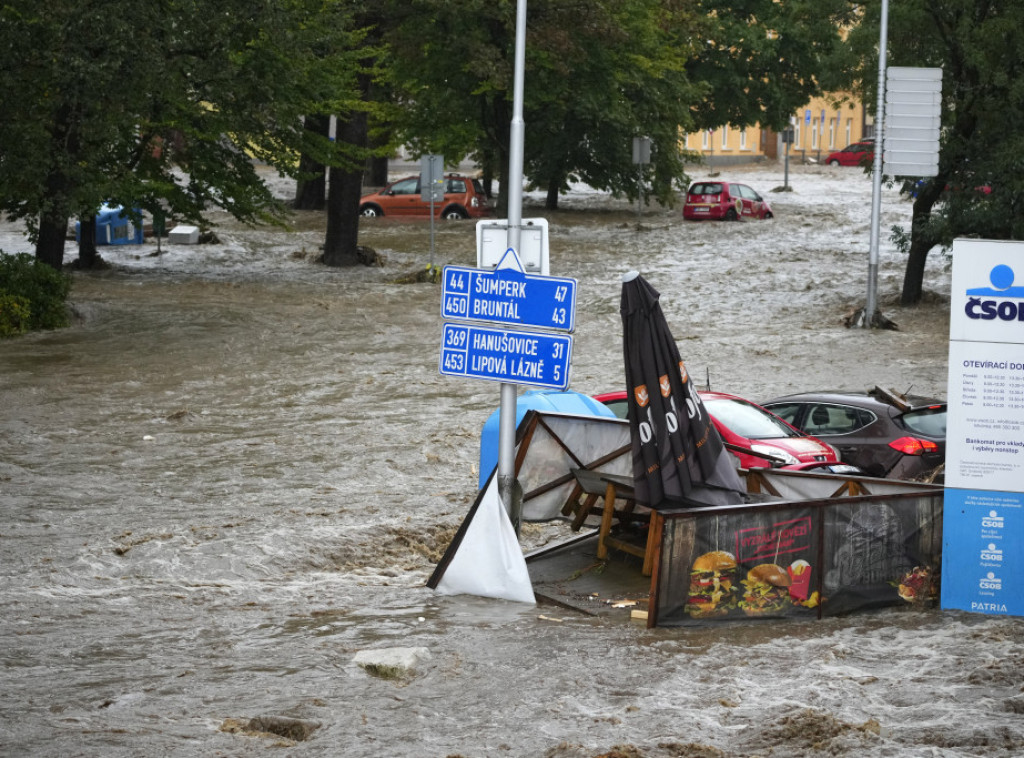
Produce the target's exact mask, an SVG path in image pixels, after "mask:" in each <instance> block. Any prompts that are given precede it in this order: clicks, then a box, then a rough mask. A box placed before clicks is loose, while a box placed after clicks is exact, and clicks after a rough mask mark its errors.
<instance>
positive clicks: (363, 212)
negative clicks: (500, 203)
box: [359, 174, 494, 221]
mask: <svg viewBox="0 0 1024 758" xmlns="http://www.w3.org/2000/svg"><path fill="white" fill-rule="evenodd" d="M493 212H494V209H493V207H492V205H491V203H490V202H489V201H488V199H487V197H486V195H485V193H484V188H483V184H482V183H481V182H480V180H479V179H473V178H472V177H468V176H462V175H460V174H448V175H447V176H445V178H444V198H443V199H442V200H438V201H435V202H434V215H435V216H437V217H439V218H443V219H448V220H451V221H455V220H458V219H464V218H483V217H486V216H490V215H491V214H492V213H493ZM359 215H360V216H368V217H373V216H422V217H423V218H430V201H429V200H423V198H422V197H421V195H420V178H419V177H418V176H407V177H406V178H404V179H399V180H398V181H396V182H392V183H391V184H389V185H387V186H386V187H384V188H383V189H381V190H378V191H376V192H370V193H369V194H366V195H363V196H362V197H361V198H360V200H359Z"/></svg>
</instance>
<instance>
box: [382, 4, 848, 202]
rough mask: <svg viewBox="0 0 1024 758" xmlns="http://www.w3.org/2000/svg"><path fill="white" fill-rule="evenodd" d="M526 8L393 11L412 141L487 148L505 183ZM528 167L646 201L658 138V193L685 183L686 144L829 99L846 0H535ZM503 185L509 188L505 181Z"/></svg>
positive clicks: (467, 150) (486, 156)
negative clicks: (825, 73)
mask: <svg viewBox="0 0 1024 758" xmlns="http://www.w3.org/2000/svg"><path fill="white" fill-rule="evenodd" d="M515 11H516V2H515V0H486V1H485V0H466V1H465V2H460V3H458V4H454V3H449V2H447V1H446V0H417V1H416V2H413V3H408V2H397V0H396V1H395V2H394V3H393V6H392V14H391V17H392V18H393V19H395V21H396V23H395V29H394V31H393V32H392V33H391V34H390V35H389V40H390V41H391V42H392V59H391V67H390V68H391V71H392V72H393V75H394V78H393V83H394V86H395V87H396V89H397V90H398V91H399V92H400V93H401V97H402V98H403V103H404V104H405V105H407V106H408V107H407V109H406V111H405V119H404V120H403V122H402V123H401V124H399V127H398V130H397V132H396V133H397V135H398V136H399V138H401V139H402V140H403V141H404V142H406V143H407V144H410V145H412V146H413V147H414V149H416V150H417V151H419V152H428V151H429V152H438V153H441V154H443V155H445V156H446V157H447V158H449V159H451V160H455V159H458V158H460V157H462V156H464V155H466V154H474V155H475V156H476V158H477V159H478V160H479V161H481V163H483V165H484V169H485V172H487V171H489V170H492V171H495V172H497V173H498V174H499V176H500V177H501V178H502V179H504V178H506V177H505V176H504V175H505V173H506V172H507V161H508V152H507V150H508V142H509V139H508V137H509V123H510V121H511V116H512V96H513V93H512V81H513V50H514V41H515ZM527 12H528V20H527V31H526V35H527V36H526V86H525V93H524V107H523V110H524V120H525V122H526V144H525V146H524V151H525V160H524V163H525V173H526V174H527V176H528V177H529V178H530V179H531V180H532V181H533V182H534V183H536V184H538V185H540V186H542V187H544V188H546V189H547V190H548V204H549V206H553V204H554V200H555V198H556V197H557V191H558V190H560V189H562V188H564V187H565V185H566V183H567V182H568V181H570V180H573V179H580V180H583V181H585V182H587V183H588V184H591V185H592V186H595V187H598V188H601V189H605V190H608V191H611V192H614V193H622V194H625V195H627V196H629V197H635V195H636V191H637V175H636V167H634V166H633V165H632V139H633V137H635V136H649V137H651V138H652V142H653V146H654V150H653V155H652V161H653V166H652V169H653V172H652V179H653V182H652V191H653V192H654V194H655V195H656V196H657V197H658V198H659V199H661V200H663V201H670V200H671V197H672V193H673V190H674V185H676V184H678V183H679V182H681V181H682V180H684V179H685V171H684V160H685V159H686V158H688V157H691V158H692V156H685V155H683V154H682V153H681V151H680V144H679V142H680V134H681V132H685V131H688V130H691V129H693V128H710V127H715V126H720V125H722V124H724V123H732V124H735V125H746V124H752V123H761V124H764V125H765V126H771V127H776V128H777V127H780V126H781V125H782V124H784V123H785V120H786V119H787V118H788V116H789V114H790V113H792V112H793V111H794V110H795V109H796V108H797V107H798V106H800V105H803V104H804V103H805V102H806V100H807V98H808V97H809V96H810V95H811V94H816V93H817V92H818V91H819V85H818V81H817V74H818V71H819V69H820V68H821V65H822V61H823V60H825V59H826V58H828V57H829V56H831V55H833V54H834V49H835V47H836V45H837V40H838V25H839V23H840V22H841V20H842V14H843V13H844V12H848V7H847V5H846V4H845V3H844V2H842V0H819V2H810V0H737V1H736V2H732V1H731V0H730V1H729V2H726V1H725V0H700V1H699V2H685V1H684V0H619V1H618V2H610V1H608V0H592V1H588V2H580V0H530V2H529V3H528V5H527ZM503 186H504V182H503Z"/></svg>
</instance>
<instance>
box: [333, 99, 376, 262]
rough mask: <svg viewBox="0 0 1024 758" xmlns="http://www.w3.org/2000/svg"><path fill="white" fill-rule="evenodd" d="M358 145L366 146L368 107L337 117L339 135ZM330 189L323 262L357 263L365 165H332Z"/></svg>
mask: <svg viewBox="0 0 1024 758" xmlns="http://www.w3.org/2000/svg"><path fill="white" fill-rule="evenodd" d="M336 139H338V140H339V141H344V142H346V143H348V144H350V145H355V146H357V147H363V148H365V147H366V142H367V122H366V112H365V111H353V112H352V113H351V114H350V116H349V118H348V119H347V120H345V121H342V120H341V119H340V118H339V119H338V131H337V137H336ZM330 177H331V189H330V193H329V194H328V196H327V234H326V237H325V239H324V263H325V264H327V265H328V266H338V267H341V266H355V265H356V264H358V263H359V262H360V261H359V254H358V247H359V198H360V197H361V196H362V189H363V172H362V169H361V168H360V169H356V170H349V169H342V168H337V167H332V168H331V171H330Z"/></svg>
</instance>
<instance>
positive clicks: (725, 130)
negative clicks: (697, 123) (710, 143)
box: [722, 126, 729, 150]
mask: <svg viewBox="0 0 1024 758" xmlns="http://www.w3.org/2000/svg"><path fill="white" fill-rule="evenodd" d="M722 149H723V150H728V149H729V127H728V126H723V127H722Z"/></svg>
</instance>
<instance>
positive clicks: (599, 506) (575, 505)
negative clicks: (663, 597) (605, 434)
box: [562, 468, 654, 576]
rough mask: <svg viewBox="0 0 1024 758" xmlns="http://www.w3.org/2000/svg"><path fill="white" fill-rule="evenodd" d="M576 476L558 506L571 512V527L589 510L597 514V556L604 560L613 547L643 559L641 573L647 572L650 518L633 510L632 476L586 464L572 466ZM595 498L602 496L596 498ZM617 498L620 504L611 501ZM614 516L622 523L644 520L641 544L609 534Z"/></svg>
mask: <svg viewBox="0 0 1024 758" xmlns="http://www.w3.org/2000/svg"><path fill="white" fill-rule="evenodd" d="M572 474H573V476H574V477H575V479H576V485H575V486H574V487H573V490H572V492H571V493H570V495H569V498H568V499H567V500H566V503H565V505H564V506H563V508H562V513H563V514H565V515H566V516H568V515H569V514H572V515H573V519H572V529H573V531H578V530H579V528H580V527H581V526H582V525H583V522H584V521H586V519H587V517H588V516H590V515H591V514H592V513H593V514H600V516H601V525H600V527H599V529H598V538H597V557H598V558H599V559H601V560H604V559H605V558H607V557H608V549H609V548H614V549H616V550H621V551H623V552H626V553H629V554H631V555H635V556H638V557H640V558H643V559H644V564H643V575H644V576H650V575H651V571H652V569H653V566H654V540H653V539H652V536H653V526H652V524H653V519H652V518H651V513H636V512H635V508H636V500H635V493H634V490H633V479H632V477H625V476H617V475H615V474H607V473H603V472H601V471H593V470H591V469H586V468H577V469H573V470H572ZM599 498H603V500H601V501H599ZM620 501H621V507H619V508H618V509H616V507H615V505H616V503H617V502H620ZM613 520H618V522H619V524H620V525H622V526H628V525H630V524H632V523H635V522H643V523H646V524H647V539H646V540H645V544H644V545H643V546H640V545H637V544H636V543H634V542H630V541H629V540H626V539H621V538H620V537H619V536H617V535H615V534H612V521H613Z"/></svg>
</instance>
